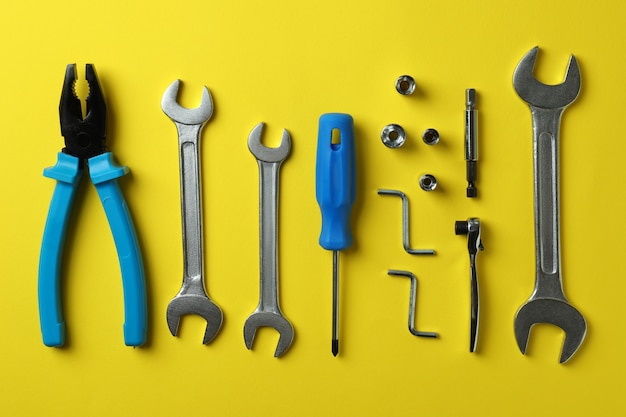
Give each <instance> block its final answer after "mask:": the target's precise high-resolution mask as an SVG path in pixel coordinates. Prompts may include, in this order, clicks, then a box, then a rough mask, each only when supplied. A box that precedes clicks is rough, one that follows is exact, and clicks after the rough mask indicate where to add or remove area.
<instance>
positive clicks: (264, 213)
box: [243, 123, 293, 357]
mask: <svg viewBox="0 0 626 417" xmlns="http://www.w3.org/2000/svg"><path fill="white" fill-rule="evenodd" d="M263 126H264V124H263V123H259V124H258V125H256V126H255V127H254V129H252V132H250V136H249V137H248V148H249V149H250V152H252V155H254V157H255V158H256V160H257V162H258V164H259V199H260V203H259V213H260V217H259V221H260V255H261V256H260V258H261V291H260V296H259V305H258V306H257V308H256V310H254V312H253V313H252V314H251V315H250V316H249V317H248V319H247V320H246V323H245V324H244V328H243V337H244V341H245V342H246V347H247V348H248V349H252V343H253V342H254V336H255V334H256V331H257V329H258V328H259V327H272V328H274V329H276V330H277V331H278V333H279V334H280V339H278V345H277V346H276V352H275V353H274V356H275V357H279V356H281V355H282V354H283V353H285V351H286V350H287V349H289V346H291V342H292V340H293V326H292V325H291V323H290V322H289V320H287V319H286V318H285V317H284V316H283V313H282V311H281V310H280V306H279V305H278V251H277V247H278V245H277V238H278V189H279V187H278V185H279V181H278V180H279V171H280V165H281V164H282V162H283V161H284V160H285V159H286V158H287V156H288V155H289V152H290V151H291V137H290V136H289V132H287V130H286V129H283V136H282V139H281V142H280V145H279V146H278V147H277V148H268V147H266V146H264V145H263V144H262V143H261V135H262V133H263Z"/></svg>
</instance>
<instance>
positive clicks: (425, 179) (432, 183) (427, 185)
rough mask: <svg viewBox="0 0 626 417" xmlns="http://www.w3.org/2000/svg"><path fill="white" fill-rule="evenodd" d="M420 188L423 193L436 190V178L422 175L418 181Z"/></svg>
mask: <svg viewBox="0 0 626 417" xmlns="http://www.w3.org/2000/svg"><path fill="white" fill-rule="evenodd" d="M419 183H420V188H421V189H422V190H424V191H433V190H434V189H435V188H437V178H435V176H434V175H431V174H424V175H422V176H421V177H420V180H419Z"/></svg>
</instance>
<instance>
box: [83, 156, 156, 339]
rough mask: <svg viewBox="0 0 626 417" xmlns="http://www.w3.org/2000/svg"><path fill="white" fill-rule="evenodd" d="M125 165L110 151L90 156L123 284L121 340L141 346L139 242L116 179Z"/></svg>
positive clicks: (144, 317) (142, 311)
mask: <svg viewBox="0 0 626 417" xmlns="http://www.w3.org/2000/svg"><path fill="white" fill-rule="evenodd" d="M127 172H128V167H125V166H118V165H116V164H115V163H114V162H113V155H112V154H111V153H110V152H107V153H103V154H101V155H98V156H95V157H93V158H90V159H89V174H90V176H91V181H92V182H93V183H94V185H95V186H96V190H97V191H98V195H99V196H100V201H102V206H103V207H104V211H105V213H106V216H107V219H108V220H109V226H110V227H111V232H112V233H113V240H114V241H115V247H116V249H117V256H118V257H119V261H120V268H121V270H122V283H123V287H124V342H125V343H126V345H127V346H141V345H143V344H144V343H145V341H146V333H147V315H148V314H147V305H146V281H145V276H144V269H143V262H142V259H141V252H140V250H139V242H138V241H137V235H136V234H135V228H134V227H133V222H132V219H131V217H130V212H129V211H128V206H127V205H126V201H125V200H124V196H123V195H122V192H121V190H120V188H119V185H118V183H117V178H119V177H121V176H123V175H125V174H126V173H127Z"/></svg>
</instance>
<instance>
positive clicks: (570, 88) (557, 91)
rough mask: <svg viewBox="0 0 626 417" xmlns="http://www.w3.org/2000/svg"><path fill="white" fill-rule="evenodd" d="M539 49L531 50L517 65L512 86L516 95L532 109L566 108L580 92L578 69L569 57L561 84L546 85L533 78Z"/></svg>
mask: <svg viewBox="0 0 626 417" xmlns="http://www.w3.org/2000/svg"><path fill="white" fill-rule="evenodd" d="M538 51H539V47H538V46H535V47H534V48H533V49H531V50H530V51H529V52H528V53H527V54H526V55H524V57H523V58H522V60H521V61H520V62H519V64H517V68H516V69H515V73H514V74H513V86H514V87H515V91H516V92H517V94H518V95H519V96H520V97H521V98H522V100H524V101H525V102H527V103H528V104H530V105H531V106H534V107H539V108H542V109H558V108H561V107H566V106H567V105H568V104H570V103H572V102H573V101H574V100H576V97H578V93H579V92H580V69H579V68H578V62H577V61H576V58H575V57H574V55H572V56H571V57H570V60H569V64H568V66H567V72H566V75H565V80H564V81H563V82H562V83H561V84H557V85H546V84H544V83H542V82H540V81H538V80H537V79H536V78H535V75H534V74H533V69H534V67H535V61H536V59H537V52H538Z"/></svg>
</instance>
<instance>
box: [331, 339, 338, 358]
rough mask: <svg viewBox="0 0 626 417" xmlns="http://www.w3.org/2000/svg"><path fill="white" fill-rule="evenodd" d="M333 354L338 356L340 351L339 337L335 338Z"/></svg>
mask: <svg viewBox="0 0 626 417" xmlns="http://www.w3.org/2000/svg"><path fill="white" fill-rule="evenodd" d="M332 350H333V356H337V354H338V353H339V340H337V339H333V347H332Z"/></svg>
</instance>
